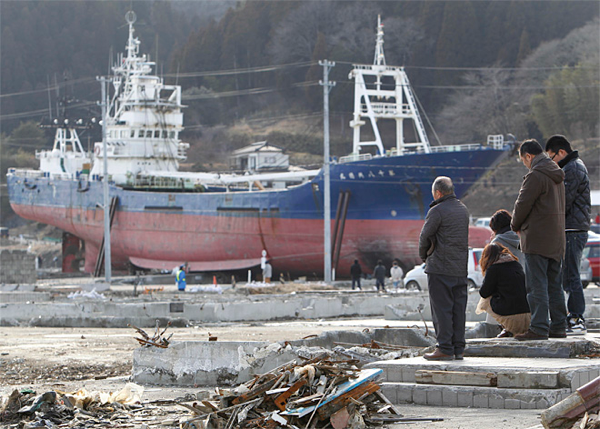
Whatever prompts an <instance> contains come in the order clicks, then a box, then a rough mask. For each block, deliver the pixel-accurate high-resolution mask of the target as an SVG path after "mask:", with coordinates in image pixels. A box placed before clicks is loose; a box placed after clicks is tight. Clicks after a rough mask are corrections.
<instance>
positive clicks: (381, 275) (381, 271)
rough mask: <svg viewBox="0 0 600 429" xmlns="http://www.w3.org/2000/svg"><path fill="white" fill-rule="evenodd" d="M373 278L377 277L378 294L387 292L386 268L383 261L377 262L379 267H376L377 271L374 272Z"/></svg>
mask: <svg viewBox="0 0 600 429" xmlns="http://www.w3.org/2000/svg"><path fill="white" fill-rule="evenodd" d="M373 276H374V277H375V286H376V287H377V292H385V266H384V265H383V262H381V260H379V261H377V265H375V269H374V270H373Z"/></svg>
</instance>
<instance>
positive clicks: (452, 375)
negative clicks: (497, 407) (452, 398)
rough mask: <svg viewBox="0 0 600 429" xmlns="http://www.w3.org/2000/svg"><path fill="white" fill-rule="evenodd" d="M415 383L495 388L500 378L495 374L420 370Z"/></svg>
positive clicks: (416, 374)
mask: <svg viewBox="0 0 600 429" xmlns="http://www.w3.org/2000/svg"><path fill="white" fill-rule="evenodd" d="M415 381H416V382H417V383H419V384H441V385H454V386H491V387H495V386H497V385H498V376H497V375H496V374H495V373H493V372H461V371H433V370H418V371H416V372H415Z"/></svg>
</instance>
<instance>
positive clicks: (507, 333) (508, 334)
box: [496, 329, 514, 338]
mask: <svg viewBox="0 0 600 429" xmlns="http://www.w3.org/2000/svg"><path fill="white" fill-rule="evenodd" d="M511 337H514V335H513V333H512V332H510V331H507V330H506V329H503V330H502V332H500V333H499V334H498V335H496V338H511Z"/></svg>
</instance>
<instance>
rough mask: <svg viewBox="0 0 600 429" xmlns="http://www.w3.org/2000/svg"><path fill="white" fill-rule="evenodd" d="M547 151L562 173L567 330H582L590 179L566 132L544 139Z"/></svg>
mask: <svg viewBox="0 0 600 429" xmlns="http://www.w3.org/2000/svg"><path fill="white" fill-rule="evenodd" d="M546 153H547V154H548V156H549V157H550V158H551V159H552V160H553V161H554V162H555V163H556V164H558V166H559V167H560V168H562V170H563V171H564V173H565V231H566V238H567V240H566V241H567V246H566V252H565V257H564V258H563V261H562V282H563V283H562V286H563V289H564V290H565V292H567V293H568V294H569V299H568V301H567V309H568V311H569V315H568V317H567V322H568V326H567V333H572V334H585V332H586V328H585V319H584V318H583V313H584V311H585V298H584V296H583V287H582V285H581V274H580V273H579V264H580V262H581V254H582V253H583V248H584V247H585V244H586V243H587V239H588V231H589V230H590V216H591V209H592V207H591V200H590V179H589V177H588V172H587V169H586V168H585V164H584V163H583V161H582V160H581V159H580V158H579V153H578V152H577V151H576V150H573V149H572V148H571V143H569V141H568V140H567V139H566V138H565V136H561V135H555V136H552V137H550V138H549V139H548V141H547V142H546Z"/></svg>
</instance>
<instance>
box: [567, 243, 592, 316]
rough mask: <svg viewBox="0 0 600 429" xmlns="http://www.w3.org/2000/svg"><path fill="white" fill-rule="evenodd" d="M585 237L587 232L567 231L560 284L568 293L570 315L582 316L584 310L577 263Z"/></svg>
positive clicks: (579, 261) (579, 259)
mask: <svg viewBox="0 0 600 429" xmlns="http://www.w3.org/2000/svg"><path fill="white" fill-rule="evenodd" d="M587 239H588V233H587V232H567V251H566V253H565V257H564V259H563V265H562V275H563V278H562V286H563V289H564V290H565V292H567V293H568V294H569V299H568V300H567V309H568V310H569V314H570V315H571V316H572V317H583V313H584V312H585V297H584V296H583V286H582V285H581V274H580V272H579V264H580V263H581V254H582V253H583V248H584V247H585V243H587Z"/></svg>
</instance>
